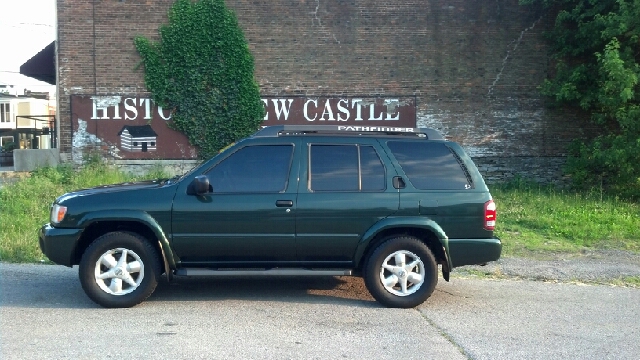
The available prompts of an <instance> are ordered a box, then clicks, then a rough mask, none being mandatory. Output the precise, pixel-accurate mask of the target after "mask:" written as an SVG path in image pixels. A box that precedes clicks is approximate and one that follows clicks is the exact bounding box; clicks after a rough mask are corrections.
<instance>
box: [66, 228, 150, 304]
mask: <svg viewBox="0 0 640 360" xmlns="http://www.w3.org/2000/svg"><path fill="white" fill-rule="evenodd" d="M125 251H126V253H127V256H126V259H122V255H123V254H124V253H125ZM99 261H100V263H99ZM105 263H108V264H109V265H106V264H105ZM111 265H115V266H111ZM125 265H126V266H125ZM127 269H128V270H127ZM161 273H162V268H161V265H160V259H159V256H158V252H157V250H156V249H155V248H154V247H153V246H152V245H151V243H149V242H148V241H147V240H146V239H144V238H143V237H141V236H140V235H137V234H133V233H127V232H110V233H107V234H104V235H102V236H100V237H99V238H97V239H96V240H95V241H94V242H93V243H91V245H89V247H88V248H87V249H86V250H85V252H84V254H83V255H82V259H81V260H80V268H79V271H78V274H79V276H80V284H82V289H84V292H85V293H86V294H87V296H88V297H89V298H90V299H91V300H93V301H94V302H95V303H97V304H99V305H101V306H104V307H106V308H126V307H132V306H135V305H137V304H139V303H141V302H143V301H144V300H146V299H147V298H148V297H149V295H151V293H153V291H154V290H155V288H156V285H158V280H159V278H160V274H161ZM98 275H102V276H104V277H105V278H104V279H99V278H98V277H97V276H98ZM131 283H133V284H131Z"/></svg>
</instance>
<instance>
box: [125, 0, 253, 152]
mask: <svg viewBox="0 0 640 360" xmlns="http://www.w3.org/2000/svg"><path fill="white" fill-rule="evenodd" d="M134 43H135V46H136V49H137V50H138V52H139V53H140V56H141V57H142V64H143V65H144V70H145V77H144V80H145V84H146V86H147V89H148V90H149V91H150V92H151V95H152V97H153V99H154V101H156V102H157V103H158V104H159V105H161V106H162V107H164V108H165V109H171V110H172V120H173V121H171V122H170V124H171V127H172V128H174V129H175V130H178V131H180V132H182V133H184V134H185V135H187V137H188V139H189V141H190V142H191V144H192V145H194V146H196V147H197V148H198V156H199V157H201V158H207V157H210V156H212V155H214V154H216V153H217V152H218V151H219V150H220V149H221V148H223V147H225V146H226V145H228V144H230V143H232V142H234V141H237V140H239V139H241V138H243V137H246V136H248V135H250V134H252V133H253V132H255V131H256V130H257V129H258V128H259V126H260V124H261V123H262V118H263V116H264V108H263V106H262V102H261V100H260V90H259V88H258V85H257V83H256V81H255V79H254V62H253V56H252V55H251V53H250V51H249V46H248V44H247V42H246V40H245V38H244V34H243V32H242V30H241V28H240V27H239V25H238V21H237V19H236V17H235V14H234V13H233V12H232V11H231V10H229V9H227V7H226V6H225V4H224V1H223V0H198V1H192V0H177V1H176V2H175V3H174V5H173V6H172V7H171V9H170V10H169V24H168V25H162V26H161V27H160V40H159V41H158V42H153V41H150V40H149V39H147V38H145V37H142V36H138V37H136V38H135V39H134Z"/></svg>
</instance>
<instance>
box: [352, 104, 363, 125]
mask: <svg viewBox="0 0 640 360" xmlns="http://www.w3.org/2000/svg"><path fill="white" fill-rule="evenodd" d="M353 107H355V108H356V119H355V120H356V121H362V99H351V108H353Z"/></svg>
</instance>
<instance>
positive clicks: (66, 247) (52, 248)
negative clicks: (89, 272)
mask: <svg viewBox="0 0 640 360" xmlns="http://www.w3.org/2000/svg"><path fill="white" fill-rule="evenodd" d="M81 233H82V229H65V228H56V227H53V226H51V224H45V225H44V226H42V227H41V228H40V233H39V236H38V237H39V238H40V239H39V240H40V250H42V252H43V253H44V254H45V255H46V256H47V257H48V258H49V260H51V261H53V262H54V263H56V264H60V265H65V266H69V267H71V266H73V265H74V264H73V258H74V253H75V249H76V245H77V244H78V240H79V239H80V234H81Z"/></svg>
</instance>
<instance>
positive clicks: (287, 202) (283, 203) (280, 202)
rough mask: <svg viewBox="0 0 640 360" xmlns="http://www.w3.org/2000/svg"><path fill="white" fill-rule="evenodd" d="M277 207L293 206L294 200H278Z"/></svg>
mask: <svg viewBox="0 0 640 360" xmlns="http://www.w3.org/2000/svg"><path fill="white" fill-rule="evenodd" d="M276 206H277V207H292V206H293V201H291V200H276Z"/></svg>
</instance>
